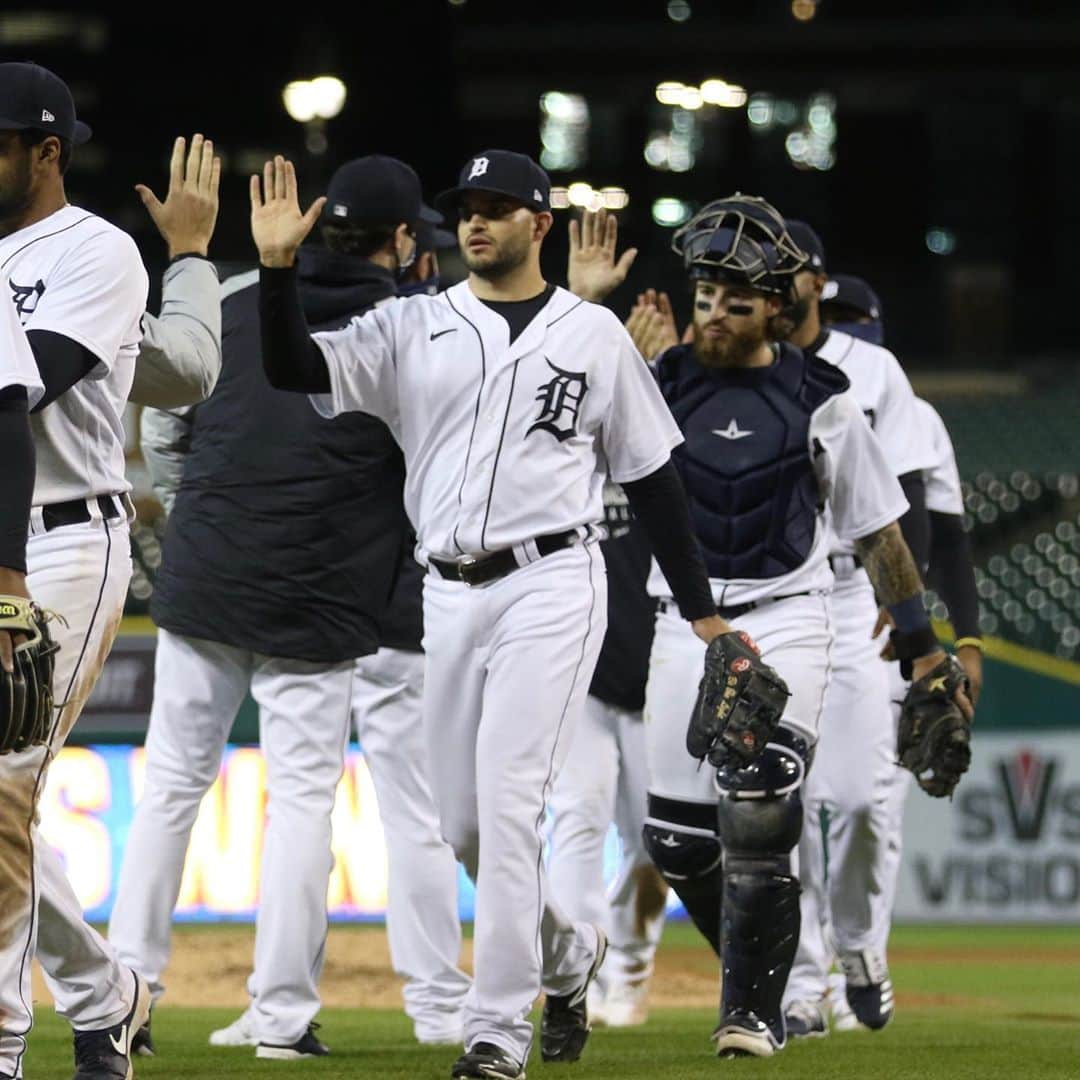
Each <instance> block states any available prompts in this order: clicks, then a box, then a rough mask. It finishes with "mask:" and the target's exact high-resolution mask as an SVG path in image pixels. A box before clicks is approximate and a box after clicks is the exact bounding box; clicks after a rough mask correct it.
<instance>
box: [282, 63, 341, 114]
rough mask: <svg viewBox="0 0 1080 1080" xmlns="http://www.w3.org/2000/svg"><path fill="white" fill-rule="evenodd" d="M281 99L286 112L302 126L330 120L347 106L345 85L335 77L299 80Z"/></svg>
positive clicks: (289, 85)
mask: <svg viewBox="0 0 1080 1080" xmlns="http://www.w3.org/2000/svg"><path fill="white" fill-rule="evenodd" d="M281 97H282V101H283V102H284V103H285V111H286V112H287V113H288V114H289V115H290V116H291V117H292V118H293V119H294V120H296V121H298V122H299V123H301V124H306V123H308V121H310V120H315V119H319V120H330V119H332V118H333V117H335V116H337V114H338V113H339V112H341V110H342V108H343V107H344V105H345V97H346V91H345V84H344V83H343V82H342V81H341V80H340V79H338V78H336V77H335V76H333V75H320V76H319V77H318V78H315V79H297V80H295V81H293V82H291V83H289V84H288V85H287V86H286V87H285V89H284V90H283V91H282V94H281Z"/></svg>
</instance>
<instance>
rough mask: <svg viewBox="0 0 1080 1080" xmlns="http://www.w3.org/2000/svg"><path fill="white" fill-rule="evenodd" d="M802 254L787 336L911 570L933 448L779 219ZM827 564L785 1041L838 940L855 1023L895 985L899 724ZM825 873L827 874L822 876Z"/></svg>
mask: <svg viewBox="0 0 1080 1080" xmlns="http://www.w3.org/2000/svg"><path fill="white" fill-rule="evenodd" d="M788 226H789V229H790V231H791V235H792V238H793V239H794V240H795V242H796V244H798V245H799V246H800V247H801V248H802V249H803V250H804V251H806V252H807V254H808V255H809V257H810V258H809V263H808V264H807V266H806V267H805V268H804V269H803V270H802V271H801V272H800V273H799V274H797V275H796V278H795V290H796V299H795V301H794V303H793V304H792V305H791V307H790V308H789V310H788V312H786V313H785V318H786V319H787V320H788V323H789V329H788V339H789V340H790V341H792V342H793V343H794V344H796V345H798V346H799V347H801V348H803V349H805V350H807V351H808V352H813V353H814V354H815V355H817V356H818V357H820V358H821V359H823V360H826V361H828V362H829V363H831V364H833V365H835V366H836V367H838V368H839V369H840V370H841V371H842V372H843V373H844V374H845V375H846V376H847V378H848V379H849V381H850V383H851V393H852V395H853V396H854V398H855V400H856V401H857V402H858V404H859V407H860V408H861V409H862V411H863V414H864V415H865V416H866V418H867V420H868V422H869V423H870V426H871V427H872V428H873V430H874V433H875V435H877V437H878V440H879V442H880V444H881V446H882V448H883V450H884V451H885V456H886V460H887V461H888V462H889V466H890V468H891V470H892V473H893V475H894V476H895V477H897V478H898V480H899V483H900V485H901V487H902V488H903V491H904V494H905V496H906V498H907V501H908V504H909V510H908V511H907V513H906V514H904V515H903V517H902V519H901V527H902V529H903V532H904V537H905V539H906V540H907V542H908V545H909V546H910V547H911V550H912V553H913V554H914V556H915V558H916V562H917V564H918V565H919V566H921V567H925V565H926V551H927V544H928V524H927V516H926V497H925V485H924V481H923V470H924V469H925V468H926V467H927V466H929V465H930V464H931V458H930V454H931V449H930V446H929V443H928V442H927V440H926V439H925V438H924V437H923V436H922V434H921V426H922V425H921V422H920V418H919V414H918V412H917V410H916V401H915V394H914V392H913V391H912V389H911V384H910V383H909V382H908V380H907V376H905V375H904V373H903V370H902V369H901V367H900V364H899V362H898V361H897V359H896V357H895V356H893V354H892V353H890V352H889V351H888V350H886V349H884V348H882V347H880V346H877V345H874V344H871V343H869V342H867V341H865V340H862V339H859V338H855V337H852V336H851V335H849V334H845V333H843V332H841V331H839V330H837V329H835V328H831V329H830V328H828V327H823V326H822V324H821V319H820V312H819V304H820V300H821V296H822V295H823V293H824V291H825V289H826V286H827V282H828V278H827V277H826V274H825V266H826V263H825V251H824V247H823V245H822V243H821V240H820V238H819V237H818V236H817V234H816V233H815V232H814V230H813V229H811V228H810V226H808V225H806V224H805V223H804V222H798V221H790V222H788ZM829 555H830V563H831V565H832V568H833V574H834V576H835V579H836V584H835V587H834V589H833V591H832V594H831V596H830V599H829V604H830V611H831V617H832V621H833V630H834V635H835V642H834V646H833V653H832V672H831V676H830V683H829V691H828V694H827V696H826V701H825V712H824V715H823V717H822V723H821V738H820V741H819V743H818V747H817V752H816V754H815V758H814V768H813V771H812V772H811V773H810V776H809V779H808V782H807V787H806V806H807V820H808V822H810V826H809V827H808V828H807V829H805V830H804V834H803V838H802V841H801V843H800V847H799V861H800V869H801V871H802V874H801V876H802V881H803V894H802V901H801V903H802V920H803V922H802V926H803V929H802V939H801V942H800V948H799V952H798V954H797V956H796V960H795V964H794V967H793V969H792V974H791V979H790V980H789V982H788V988H787V992H786V994H785V999H784V1000H785V1009H786V1011H787V1015H788V1030H789V1032H790V1033H791V1034H792V1035H794V1036H802V1035H820V1034H824V1033H825V1032H826V1031H827V1028H826V1025H825V1017H824V1014H823V1010H822V998H823V996H824V995H825V993H826V988H827V983H828V966H829V965H828V963H827V960H826V958H831V955H832V953H831V950H830V949H829V948H828V946H827V944H826V940H825V939H826V937H827V936H828V935H829V934H831V935H832V937H833V938H835V950H836V955H837V959H838V962H839V966H840V968H841V969H842V970H843V972H844V973H845V984H846V987H847V1000H848V1002H849V1004H850V1007H851V1008H852V1009H853V1010H854V1012H855V1014H856V1016H858V1017H859V1019H860V1021H861V1022H863V1023H865V1024H866V1025H867V1026H869V1027H875V1028H879V1027H882V1026H884V1024H886V1023H887V1022H888V1020H889V1017H890V1016H891V1014H892V1004H893V992H892V983H891V980H890V978H889V973H888V966H887V963H886V958H885V955H884V953H880V952H878V951H877V950H876V949H875V948H874V947H873V939H874V931H873V910H874V907H875V898H876V897H877V896H878V895H879V893H880V889H881V883H880V881H879V880H878V877H877V874H876V870H875V868H876V866H877V864H878V861H879V858H880V852H881V851H882V850H883V848H884V845H885V844H886V843H887V835H888V831H889V825H888V816H887V810H886V804H885V799H884V796H883V792H884V791H885V790H886V788H887V787H888V785H889V784H890V781H891V778H892V776H893V775H894V773H895V770H896V765H895V762H896V728H895V725H894V724H893V721H892V716H891V710H890V705H889V685H888V668H887V666H886V665H884V664H882V662H881V660H880V658H879V656H878V653H879V651H880V645H877V644H875V643H874V640H873V628H874V625H875V623H876V621H877V612H878V602H877V600H876V599H875V595H874V588H873V583H872V580H871V578H870V576H869V575H868V574H867V572H866V569H865V568H864V567H863V566H862V565H861V562H862V560H861V557H860V555H859V554H858V552H857V551H856V550H855V549H854V547H853V546H852V544H851V543H850V542H845V540H843V539H842V538H839V537H837V538H835V539H834V541H833V543H832V546H831V549H830V553H829ZM826 868H827V871H826Z"/></svg>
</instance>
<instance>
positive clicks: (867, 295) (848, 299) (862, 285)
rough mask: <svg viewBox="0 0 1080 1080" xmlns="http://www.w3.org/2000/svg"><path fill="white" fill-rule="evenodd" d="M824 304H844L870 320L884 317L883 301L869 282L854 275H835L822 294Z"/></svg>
mask: <svg viewBox="0 0 1080 1080" xmlns="http://www.w3.org/2000/svg"><path fill="white" fill-rule="evenodd" d="M821 302H822V303H823V304H842V305H843V306H844V307H849V308H851V309H852V310H853V311H857V312H858V313H859V314H860V315H863V316H865V317H866V318H868V319H880V318H881V317H882V310H881V301H880V300H879V299H878V295H877V293H876V292H874V290H873V289H872V288H870V286H869V284H867V282H865V281H863V279H862V278H861V277H855V275H854V274H833V276H832V277H831V278H829V280H828V281H827V282H826V283H825V288H824V290H823V291H822V293H821Z"/></svg>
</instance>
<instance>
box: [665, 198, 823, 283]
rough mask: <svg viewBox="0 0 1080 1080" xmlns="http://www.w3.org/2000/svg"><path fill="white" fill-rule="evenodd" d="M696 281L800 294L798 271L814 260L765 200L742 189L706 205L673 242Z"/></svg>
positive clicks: (688, 271) (684, 264) (673, 238)
mask: <svg viewBox="0 0 1080 1080" xmlns="http://www.w3.org/2000/svg"><path fill="white" fill-rule="evenodd" d="M671 247H672V249H673V250H674V251H675V252H676V254H678V255H681V256H682V260H683V266H684V267H685V268H686V271H687V273H688V274H689V275H690V278H691V280H696V279H698V278H704V279H706V280H708V281H729V282H733V283H735V284H739V285H746V286H747V287H749V288H752V289H756V290H757V291H758V292H763V293H770V294H772V295H774V296H779V297H780V298H781V299H782V300H783V301H784V303H785V304H787V303H790V302H791V301H792V300H794V298H795V286H794V279H795V275H796V274H797V273H798V272H799V271H800V270H802V269H803V267H805V266H806V265H807V263H808V262H809V260H810V257H809V255H807V254H806V252H804V251H802V250H800V248H799V247H798V246H797V245H796V243H795V241H794V240H792V238H791V235H790V234H789V233H788V230H787V225H786V223H785V222H784V219H783V218H782V217H781V216H780V214H779V213H778V212H777V211H776V209H775V208H774V207H773V206H772V205H770V204H769V203H767V202H766V201H765V200H764V199H761V198H758V197H757V196H755V195H742V194H740V193H738V192H736V193H735V194H734V195H732V196H731V197H730V198H727V199H716V200H714V201H713V202H711V203H707V204H706V205H705V206H703V207H702V208H701V209H700V210H699V211H698V212H697V213H696V214H695V215H694V216H693V217H692V218H691V219H690V220H689V221H688V222H687V223H686V224H685V225H684V226H683V227H682V228H681V229H679V230H678V231H677V232H676V233H675V235H674V236H673V237H672V240H671Z"/></svg>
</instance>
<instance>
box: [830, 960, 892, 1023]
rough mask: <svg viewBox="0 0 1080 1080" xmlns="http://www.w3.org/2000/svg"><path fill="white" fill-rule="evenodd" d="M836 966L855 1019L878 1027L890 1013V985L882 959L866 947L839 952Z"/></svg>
mask: <svg viewBox="0 0 1080 1080" xmlns="http://www.w3.org/2000/svg"><path fill="white" fill-rule="evenodd" d="M840 968H841V970H842V971H843V972H844V979H845V980H846V996H847V1002H848V1005H849V1006H850V1007H851V1011H852V1012H853V1013H854V1014H855V1019H856V1020H858V1021H859V1023H860V1024H865V1025H866V1026H867V1027H868V1028H869V1029H870V1030H871V1031H880V1030H881V1029H882V1028H883V1027H884V1026H885V1025H886V1024H887V1023H888V1022H889V1021H890V1020H891V1019H892V1015H893V985H892V979H890V978H889V969H888V967H887V966H886V964H885V961H884V959H882V957H880V956H878V955H877V954H876V953H873V952H871V951H870V950H869V949H864V950H863V951H862V952H853V953H842V954H841V956H840Z"/></svg>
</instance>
